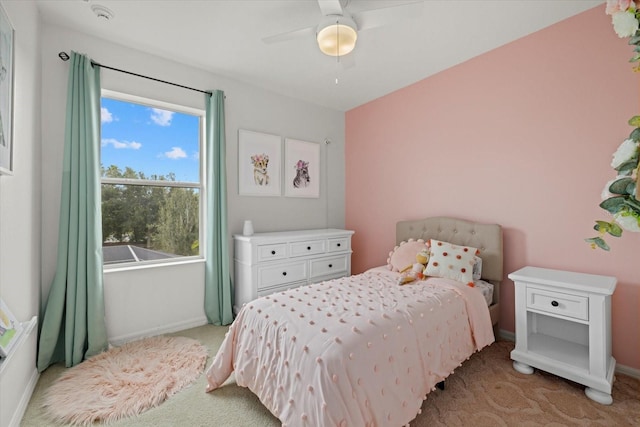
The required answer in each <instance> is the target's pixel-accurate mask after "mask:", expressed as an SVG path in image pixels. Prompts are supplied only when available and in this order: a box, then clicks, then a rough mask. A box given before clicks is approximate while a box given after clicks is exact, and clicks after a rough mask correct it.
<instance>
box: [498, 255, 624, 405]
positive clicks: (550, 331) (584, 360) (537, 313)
mask: <svg viewBox="0 0 640 427" xmlns="http://www.w3.org/2000/svg"><path fill="white" fill-rule="evenodd" d="M509 278H510V279H511V280H513V281H514V283H515V291H516V295H515V296H516V298H515V300H516V301H515V302H516V305H515V309H516V347H515V349H514V350H513V351H512V352H511V359H513V361H514V362H513V367H514V368H515V370H517V371H518V372H521V373H523V374H532V373H533V367H536V368H538V369H541V370H543V371H546V372H550V373H552V374H555V375H558V376H561V377H563V378H567V379H569V380H571V381H575V382H577V383H578V384H582V385H585V386H587V388H586V389H585V394H586V395H587V396H588V397H589V398H591V399H593V400H595V401H596V402H599V403H602V404H604V405H609V404H611V403H612V402H613V399H612V397H611V387H612V384H613V372H614V370H615V367H616V360H615V359H614V358H613V357H612V356H611V295H612V294H613V291H614V290H615V288H616V282H617V281H616V278H615V277H609V276H598V275H594V274H583V273H573V272H569V271H561V270H550V269H546V268H538V267H524V268H522V269H520V270H518V271H515V272H513V273H511V274H509Z"/></svg>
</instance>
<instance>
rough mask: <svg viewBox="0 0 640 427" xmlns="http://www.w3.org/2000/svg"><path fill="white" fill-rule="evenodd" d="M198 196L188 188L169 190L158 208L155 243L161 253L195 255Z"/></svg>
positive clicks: (198, 213) (198, 212) (198, 214)
mask: <svg viewBox="0 0 640 427" xmlns="http://www.w3.org/2000/svg"><path fill="white" fill-rule="evenodd" d="M199 204H200V201H199V196H198V193H196V192H195V191H193V190H191V189H188V188H171V189H170V190H169V192H168V194H167V195H166V197H165V198H164V200H163V203H162V206H161V207H160V216H159V221H158V223H157V233H156V234H155V235H154V238H155V242H156V244H157V245H158V247H159V248H161V250H162V251H164V252H168V253H172V254H178V255H197V252H196V251H194V249H193V246H194V242H195V241H197V240H198V223H199V216H200V209H199Z"/></svg>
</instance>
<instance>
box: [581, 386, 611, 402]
mask: <svg viewBox="0 0 640 427" xmlns="http://www.w3.org/2000/svg"><path fill="white" fill-rule="evenodd" d="M584 394H586V395H587V397H588V398H589V399H591V400H595V401H596V402H598V403H601V404H603V405H611V404H612V403H613V397H611V395H610V394H607V393H604V392H602V391H599V390H595V389H593V388H591V387H587V388H585V389H584Z"/></svg>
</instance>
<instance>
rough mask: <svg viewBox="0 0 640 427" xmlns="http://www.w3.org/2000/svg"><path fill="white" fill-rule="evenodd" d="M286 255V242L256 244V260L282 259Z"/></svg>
mask: <svg viewBox="0 0 640 427" xmlns="http://www.w3.org/2000/svg"><path fill="white" fill-rule="evenodd" d="M286 256H287V245H286V243H277V244H273V245H259V246H258V261H259V262H261V261H270V260H274V259H282V258H286Z"/></svg>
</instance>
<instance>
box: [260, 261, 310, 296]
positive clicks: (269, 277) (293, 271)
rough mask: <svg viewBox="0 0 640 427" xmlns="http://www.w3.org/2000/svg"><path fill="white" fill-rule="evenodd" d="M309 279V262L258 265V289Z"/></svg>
mask: <svg viewBox="0 0 640 427" xmlns="http://www.w3.org/2000/svg"><path fill="white" fill-rule="evenodd" d="M306 279H307V262H306V261H300V262H290V263H287V264H279V265H271V266H268V267H258V289H259V290H260V289H264V288H268V287H271V286H275V285H278V284H281V283H282V284H284V283H289V282H297V281H298V280H306Z"/></svg>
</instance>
